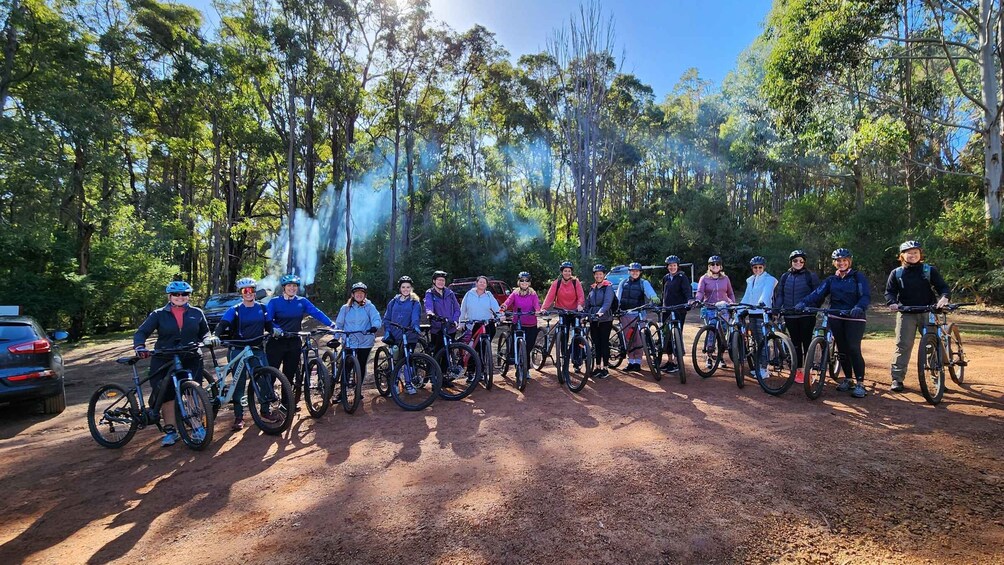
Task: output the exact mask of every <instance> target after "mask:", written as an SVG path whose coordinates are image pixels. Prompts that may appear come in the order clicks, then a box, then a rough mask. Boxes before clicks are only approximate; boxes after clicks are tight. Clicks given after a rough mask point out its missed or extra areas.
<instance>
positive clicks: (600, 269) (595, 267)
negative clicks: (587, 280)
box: [593, 263, 608, 273]
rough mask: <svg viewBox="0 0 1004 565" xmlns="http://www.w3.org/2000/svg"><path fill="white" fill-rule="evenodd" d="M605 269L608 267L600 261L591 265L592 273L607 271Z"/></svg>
mask: <svg viewBox="0 0 1004 565" xmlns="http://www.w3.org/2000/svg"><path fill="white" fill-rule="evenodd" d="M607 270H608V269H607V268H606V267H605V266H604V265H603V264H602V263H597V264H595V265H593V272H594V273H605V272H607Z"/></svg>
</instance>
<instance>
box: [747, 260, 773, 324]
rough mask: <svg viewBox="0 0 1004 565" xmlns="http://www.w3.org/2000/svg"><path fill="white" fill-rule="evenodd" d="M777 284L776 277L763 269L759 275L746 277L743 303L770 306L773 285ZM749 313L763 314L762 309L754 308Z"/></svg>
mask: <svg viewBox="0 0 1004 565" xmlns="http://www.w3.org/2000/svg"><path fill="white" fill-rule="evenodd" d="M775 286H777V279H775V278H774V276H773V275H771V274H770V273H768V272H767V271H766V270H764V272H763V274H761V275H750V276H749V277H748V278H747V279H746V292H745V293H743V299H742V302H743V304H763V305H764V306H766V307H768V308H770V305H771V302H773V300H774V287H775ZM750 314H763V310H761V309H759V308H754V309H752V310H750Z"/></svg>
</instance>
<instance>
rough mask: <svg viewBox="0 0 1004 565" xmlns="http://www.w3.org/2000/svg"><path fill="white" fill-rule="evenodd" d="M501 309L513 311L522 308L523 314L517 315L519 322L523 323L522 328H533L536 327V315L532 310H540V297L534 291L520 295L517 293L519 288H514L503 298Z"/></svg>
mask: <svg viewBox="0 0 1004 565" xmlns="http://www.w3.org/2000/svg"><path fill="white" fill-rule="evenodd" d="M501 309H502V310H505V311H507V312H513V313H515V312H516V311H517V310H522V311H523V314H522V315H521V316H520V317H519V322H520V323H521V324H523V327H524V328H535V327H537V315H536V314H534V312H538V311H540V297H539V296H537V293H536V292H529V293H527V294H526V295H522V294H520V293H519V289H516V290H514V291H512V293H510V294H509V297H508V298H506V299H505V302H503V303H502V307H501ZM527 312H529V314H527Z"/></svg>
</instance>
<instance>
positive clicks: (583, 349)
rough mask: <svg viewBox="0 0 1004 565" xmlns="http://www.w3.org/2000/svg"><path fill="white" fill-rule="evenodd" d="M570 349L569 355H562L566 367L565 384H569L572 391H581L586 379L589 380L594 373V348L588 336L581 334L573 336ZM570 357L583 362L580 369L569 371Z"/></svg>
mask: <svg viewBox="0 0 1004 565" xmlns="http://www.w3.org/2000/svg"><path fill="white" fill-rule="evenodd" d="M568 349H569V355H562V357H564V358H565V359H564V360H563V361H562V364H563V366H564V369H565V370H564V374H565V385H566V386H568V390H570V391H572V392H579V391H581V390H582V388H583V387H585V386H586V381H588V380H589V376H590V375H592V374H593V349H592V348H591V347H590V346H589V342H588V341H586V338H584V337H582V336H581V335H577V336H574V337H572V341H571V343H570V344H569V346H568ZM568 357H571V358H572V359H575V360H578V361H580V362H581V365H580V367H579V370H577V371H571V372H569V371H568V363H569V359H568Z"/></svg>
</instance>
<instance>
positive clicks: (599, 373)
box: [593, 369, 610, 379]
mask: <svg viewBox="0 0 1004 565" xmlns="http://www.w3.org/2000/svg"><path fill="white" fill-rule="evenodd" d="M593 376H594V377H596V378H597V379H605V378H607V377H609V376H610V372H609V371H607V370H606V369H596V371H594V372H593Z"/></svg>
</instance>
